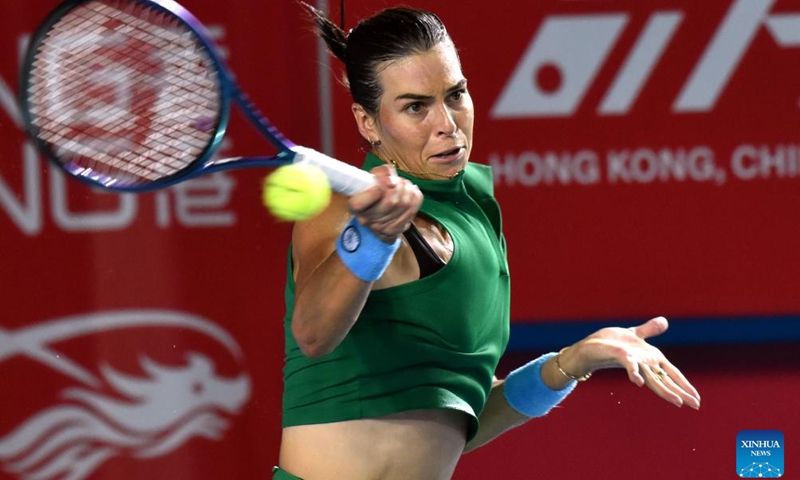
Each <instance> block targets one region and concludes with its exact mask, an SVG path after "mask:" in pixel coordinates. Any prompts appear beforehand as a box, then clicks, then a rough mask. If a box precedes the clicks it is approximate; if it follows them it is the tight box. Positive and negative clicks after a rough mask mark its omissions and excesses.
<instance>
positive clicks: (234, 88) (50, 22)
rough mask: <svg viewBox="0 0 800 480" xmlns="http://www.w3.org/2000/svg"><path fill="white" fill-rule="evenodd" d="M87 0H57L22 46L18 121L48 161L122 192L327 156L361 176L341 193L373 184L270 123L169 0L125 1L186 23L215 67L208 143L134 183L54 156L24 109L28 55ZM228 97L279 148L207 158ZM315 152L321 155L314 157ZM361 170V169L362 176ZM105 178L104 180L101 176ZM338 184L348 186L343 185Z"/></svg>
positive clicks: (221, 133)
mask: <svg viewBox="0 0 800 480" xmlns="http://www.w3.org/2000/svg"><path fill="white" fill-rule="evenodd" d="M92 1H96V0H66V1H65V2H62V3H61V4H60V5H58V6H57V7H56V8H55V9H54V10H53V11H52V12H50V13H49V14H48V16H47V17H46V18H45V20H44V21H43V22H42V23H41V24H40V25H39V27H38V28H37V29H36V31H35V32H34V34H33V36H32V37H31V40H30V43H29V45H28V48H27V51H26V52H25V56H24V59H23V64H22V69H21V78H20V94H19V102H20V106H21V109H20V110H21V112H22V119H23V123H24V126H25V129H26V131H27V133H28V136H29V137H30V138H31V139H33V141H34V143H35V146H36V147H37V148H38V150H39V151H40V152H42V153H43V154H44V155H45V156H46V157H47V158H48V159H49V160H50V161H51V163H53V164H55V165H56V166H58V167H59V168H60V169H61V170H63V171H65V172H66V173H67V174H69V175H70V176H72V177H74V178H76V179H78V180H81V181H83V182H84V183H87V184H89V185H92V186H95V187H98V186H99V187H102V188H105V189H109V190H116V191H122V192H146V191H151V190H156V189H160V188H164V187H167V186H170V185H173V184H175V183H178V182H181V181H184V180H187V179H189V178H191V177H195V176H199V175H204V174H207V173H213V172H218V171H224V170H231V169H238V168H249V167H273V168H274V167H279V166H281V165H286V164H290V163H293V162H297V161H308V162H309V163H315V164H319V163H323V164H326V163H328V161H331V162H335V163H341V164H342V165H343V166H344V167H343V168H344V169H345V171H346V175H354V176H356V177H360V178H359V179H358V182H357V183H358V185H357V186H353V187H352V188H350V187H348V188H345V187H342V186H337V185H333V187H334V189H335V190H337V191H340V192H342V193H347V194H354V193H357V192H358V191H361V190H363V189H365V188H368V187H369V186H371V185H374V184H375V180H374V177H372V175H370V174H369V173H367V172H364V171H362V170H360V169H357V168H355V167H353V166H351V165H347V164H343V163H342V162H339V161H338V160H334V159H330V157H327V156H325V155H323V154H321V153H319V152H316V151H314V150H312V149H308V148H305V147H299V146H297V145H296V144H294V143H293V142H292V141H290V140H289V139H287V138H286V137H285V136H284V135H283V134H282V133H281V132H280V131H279V130H278V129H277V128H276V127H274V126H273V125H272V124H270V123H269V121H268V119H267V118H266V117H265V116H264V115H263V114H262V113H261V112H259V111H258V109H257V108H256V107H255V106H254V105H253V103H252V102H250V100H249V99H248V98H247V96H246V94H245V93H244V92H243V91H242V90H241V88H240V87H239V86H238V84H237V83H236V82H235V81H234V79H233V75H232V73H231V71H230V69H229V68H228V67H227V66H226V64H225V62H224V61H223V60H222V58H221V57H220V56H219V54H218V47H217V46H216V44H215V43H214V41H213V40H212V39H211V35H210V33H209V31H208V29H207V28H206V27H205V25H203V23H202V22H201V21H200V20H198V19H197V17H195V16H194V15H193V14H192V13H191V12H190V11H189V10H187V9H186V8H185V7H183V6H182V5H180V4H179V3H177V2H175V1H173V0H124V1H125V2H129V3H138V4H140V5H143V6H146V7H150V8H154V9H156V10H160V11H162V12H163V13H165V14H167V15H170V16H171V17H172V18H175V19H176V20H178V21H179V22H180V23H182V24H183V25H185V26H186V27H187V28H189V29H190V30H191V31H192V33H193V34H194V35H195V37H196V38H197V40H198V41H199V42H198V43H199V46H200V47H202V48H203V50H204V51H205V53H206V54H207V56H208V58H209V59H210V61H211V64H212V65H210V67H211V68H213V69H214V70H216V73H217V76H218V86H219V96H220V98H219V101H220V107H219V117H218V118H217V119H216V120H217V124H216V126H215V129H216V131H215V132H214V135H213V139H212V140H211V141H210V142H209V143H208V145H206V147H205V148H204V149H203V151H202V153H200V154H199V155H198V157H197V158H196V159H195V160H193V161H191V162H189V163H188V164H187V165H186V166H185V167H183V168H181V169H180V170H178V171H177V172H175V173H173V174H171V175H168V176H165V177H162V178H159V179H157V180H152V181H146V182H138V183H135V184H124V185H114V183H115V181H114V180H113V179H111V178H110V177H109V176H107V175H102V174H99V173H96V172H95V173H94V174H92V173H88V172H87V173H82V172H80V171H78V170H84V171H86V169H84V168H82V167H80V166H77V165H75V164H70V163H65V162H63V161H61V159H60V158H59V156H58V155H57V154H56V152H55V151H54V150H53V148H52V146H51V144H50V143H49V142H47V141H44V140H42V139H41V138H40V137H39V132H38V128H37V127H36V126H35V125H34V124H33V118H32V116H31V114H30V111H29V100H28V95H27V92H28V89H29V88H30V86H31V75H30V72H31V70H32V66H33V61H34V59H35V57H36V54H37V52H38V47H39V45H40V44H41V43H42V41H43V40H44V39H45V38H46V36H47V33H48V32H49V31H50V30H51V28H52V27H53V26H54V25H55V24H56V23H57V22H58V21H59V20H60V19H61V18H63V17H64V16H65V15H66V14H68V13H69V12H70V11H72V10H73V9H75V8H77V7H80V6H81V5H82V4H84V3H89V2H92ZM232 100H233V101H235V103H236V104H237V106H238V107H239V109H240V110H241V112H242V114H243V115H244V116H245V118H247V120H248V121H249V122H250V123H251V124H252V125H253V126H254V127H255V128H256V130H257V131H258V133H259V134H261V136H262V137H264V138H266V139H267V140H268V141H269V142H270V143H271V144H272V145H274V146H275V147H276V148H277V150H278V151H277V153H276V155H274V156H248V157H230V158H222V159H216V160H215V159H213V158H212V157H213V155H214V154H215V153H216V151H217V150H218V149H219V146H220V144H221V143H222V140H223V138H224V137H225V134H226V131H227V128H228V122H229V121H230V110H231V104H232ZM318 156H321V157H326V158H317V157H318ZM70 165H75V166H76V167H77V168H75V169H73V168H71V167H70ZM319 166H320V167H322V168H323V170H326V173H328V175H329V177H330V176H331V172H329V171H328V170H329V169H330V168H331V166H330V165H327V167H328V168H326V165H319ZM347 167H349V168H347ZM333 168H334V169H335V170H337V171H338V170H339V169H340V168H342V167H341V166H339V165H334V166H333ZM350 169H352V170H350ZM353 170H357V172H354V171H353ZM362 174H365V175H366V176H364V175H362ZM334 175H336V174H334ZM104 178H107V179H109V180H107V181H104V180H103V179H104ZM334 183H335V182H334ZM343 189H344V190H349V191H342V190H343Z"/></svg>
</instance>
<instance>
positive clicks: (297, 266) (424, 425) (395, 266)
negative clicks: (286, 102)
mask: <svg viewBox="0 0 800 480" xmlns="http://www.w3.org/2000/svg"><path fill="white" fill-rule="evenodd" d="M306 7H307V8H308V9H309V11H310V12H311V13H312V15H313V17H312V18H314V21H315V23H316V25H317V27H318V32H319V34H320V35H321V37H322V38H323V39H324V40H325V41H326V43H327V45H328V47H329V50H330V51H331V52H332V53H333V54H334V55H335V56H336V57H337V58H339V59H340V60H342V61H343V62H344V64H345V66H346V75H347V78H346V80H347V84H348V86H349V89H350V92H351V94H352V97H353V104H352V113H353V117H354V119H355V122H356V125H357V126H358V130H359V132H360V133H361V135H362V136H363V138H364V140H365V141H366V142H367V144H369V146H370V149H369V150H370V151H369V152H368V153H367V155H366V160H365V162H364V167H363V168H364V169H367V170H369V171H371V172H372V173H373V174H374V175H375V176H376V177H377V179H378V185H377V186H375V187H372V188H370V189H369V190H367V191H364V192H362V193H360V194H358V195H355V196H353V197H352V198H346V197H343V196H339V197H337V198H335V199H334V200H333V201H332V203H331V205H330V206H329V207H328V208H327V209H326V210H325V211H324V212H323V213H322V214H321V215H320V216H318V217H317V218H315V219H313V220H310V221H305V222H300V223H297V224H296V225H295V227H294V231H293V238H292V245H291V265H290V269H289V272H288V275H287V282H288V283H287V288H286V303H287V313H286V317H285V329H286V334H285V337H286V364H285V369H284V385H285V390H284V397H283V433H282V440H281V449H280V458H279V467H276V468H275V474H274V478H275V479H298V478H300V479H304V480H342V479H347V480H409V479H415V480H446V479H450V478H451V477H452V475H453V471H454V470H455V467H456V464H457V463H458V460H459V458H460V457H461V455H462V454H463V453H464V452H467V451H469V450H472V449H474V448H477V447H479V446H481V445H483V444H485V443H487V442H489V441H491V440H492V439H493V438H495V437H497V436H498V435H500V434H502V433H503V432H505V431H507V430H509V429H511V428H513V427H516V426H519V425H522V424H523V423H525V422H527V421H528V420H530V419H531V418H535V417H538V416H542V415H544V414H546V413H547V412H548V411H549V410H550V409H551V408H553V407H554V406H555V405H557V404H558V403H559V402H560V401H561V400H562V399H563V398H564V397H565V396H567V395H568V394H569V393H570V392H571V391H572V390H573V389H574V388H575V386H576V384H577V383H578V382H579V381H581V380H586V379H587V378H588V377H589V376H590V374H591V373H592V372H593V371H595V370H597V369H601V368H623V369H625V370H626V372H627V375H628V378H629V379H630V381H631V382H633V383H634V384H636V385H638V386H643V385H646V386H647V387H649V388H650V390H652V391H653V392H654V393H655V394H656V395H658V396H659V397H661V398H663V399H664V400H666V401H668V402H670V403H672V404H674V405H677V406H681V405H687V406H689V407H692V408H695V409H697V408H699V407H700V397H699V395H698V393H697V391H696V390H695V388H694V387H692V385H691V384H690V383H689V382H688V381H687V380H686V379H685V378H684V376H683V375H682V374H681V372H680V371H679V370H678V369H677V368H676V367H675V366H673V365H672V364H671V363H670V362H669V361H668V360H667V359H666V358H665V357H664V355H663V354H662V353H661V352H660V351H659V350H658V349H656V348H654V347H653V346H651V345H649V344H648V343H647V339H648V338H650V337H653V336H655V335H659V334H660V333H662V332H664V331H665V330H666V329H667V321H666V320H665V319H664V318H662V317H658V318H654V319H651V320H649V321H647V322H645V323H643V324H641V325H640V326H637V327H635V328H630V329H625V328H605V329H602V330H599V331H598V332H596V333H594V334H592V335H590V336H589V337H587V338H585V339H583V340H581V341H579V342H577V343H575V344H573V345H571V346H569V347H567V348H565V349H562V350H561V351H560V352H558V353H555V352H553V353H549V354H546V355H543V356H541V357H540V358H537V359H535V360H533V361H532V362H530V363H528V364H527V365H524V366H521V367H520V368H518V369H516V370H514V371H513V372H512V373H511V374H509V375H508V376H507V377H506V378H505V379H504V380H498V379H497V378H496V377H495V375H494V373H495V368H496V367H497V364H498V361H499V360H500V357H501V355H502V354H503V351H504V350H505V347H506V343H507V341H508V336H509V303H510V296H509V272H508V264H507V260H506V245H505V240H504V237H503V233H502V231H501V217H500V210H499V208H498V205H497V202H496V201H495V198H494V196H493V191H492V185H493V183H492V177H491V172H490V171H489V168H488V167H486V166H482V165H477V164H471V163H469V157H470V151H471V149H472V144H473V119H474V111H473V104H472V99H471V98H470V94H469V90H468V87H467V79H466V78H465V77H464V75H463V74H462V71H461V65H460V60H459V57H458V54H457V51H456V48H455V46H454V44H453V41H452V40H451V39H450V37H449V35H448V33H447V31H446V29H445V27H444V25H443V24H442V22H441V21H440V19H439V18H438V17H437V16H436V15H434V14H432V13H429V12H425V11H420V10H415V9H410V8H391V9H387V10H384V11H382V12H380V13H378V14H377V15H375V16H373V17H371V18H369V19H366V20H363V21H361V22H360V23H359V24H358V25H357V26H356V27H355V28H354V29H352V30H351V31H350V32H349V34H346V33H345V32H344V31H343V30H341V29H340V28H339V27H337V26H336V25H335V24H333V23H332V22H330V21H329V20H328V19H326V18H325V16H324V15H323V14H322V13H321V12H319V11H317V10H315V9H313V8H312V7H310V6H307V5H306Z"/></svg>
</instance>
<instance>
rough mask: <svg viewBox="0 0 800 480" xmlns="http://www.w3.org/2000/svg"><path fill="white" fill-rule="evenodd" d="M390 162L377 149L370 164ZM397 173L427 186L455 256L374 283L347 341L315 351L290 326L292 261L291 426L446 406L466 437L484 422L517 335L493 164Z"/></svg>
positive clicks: (426, 209) (287, 408)
mask: <svg viewBox="0 0 800 480" xmlns="http://www.w3.org/2000/svg"><path fill="white" fill-rule="evenodd" d="M382 164H384V162H383V161H381V160H380V159H379V158H377V157H375V156H374V155H372V154H369V155H368V156H367V159H366V161H365V163H364V167H363V168H364V169H365V170H369V169H371V168H373V167H375V166H378V165H382ZM399 174H400V175H401V176H404V177H405V178H408V179H409V180H410V181H412V182H414V183H415V184H417V185H418V186H419V188H420V189H421V190H422V193H423V194H424V200H423V204H422V207H421V211H422V212H423V213H425V214H426V215H428V216H429V217H431V218H433V219H435V220H436V221H437V222H439V223H440V224H441V225H442V226H444V228H445V229H446V230H447V231H448V232H449V234H450V236H451V238H452V240H453V244H454V247H455V249H454V251H453V255H452V258H451V259H450V261H449V262H448V263H447V264H446V265H445V266H444V267H443V268H441V269H440V270H439V271H437V272H436V273H433V274H432V275H429V276H426V277H424V278H421V279H419V280H417V281H414V282H411V283H407V284H403V285H398V286H395V287H391V288H386V289H381V290H376V291H373V292H371V293H370V294H369V297H368V299H367V302H366V305H365V306H364V309H363V310H362V312H361V315H360V316H359V318H358V320H357V321H356V323H355V325H354V326H353V327H352V329H351V330H350V332H349V333H348V334H347V336H346V337H345V339H344V340H343V341H342V343H341V344H340V345H339V346H337V347H336V349H334V351H333V352H331V353H330V354H328V355H325V356H322V357H319V358H315V359H310V358H308V357H306V356H305V355H303V353H302V352H301V351H300V348H299V347H298V346H297V343H296V342H295V340H294V337H293V335H292V332H291V326H290V321H291V317H292V310H293V307H294V295H295V292H294V289H295V285H294V281H293V279H292V273H291V272H292V268H291V265H289V269H288V276H287V284H286V292H285V296H286V306H287V311H286V316H285V318H284V328H285V340H286V358H285V366H284V393H283V425H284V426H293V425H306V424H316V423H327V422H338V421H343V420H353V419H359V418H371V417H379V416H384V415H389V414H393V413H397V412H402V411H407V410H418V409H433V408H443V409H453V410H458V411H462V412H464V413H466V414H467V415H469V416H470V418H471V422H470V429H469V432H468V439H471V438H472V437H473V436H474V435H475V432H476V431H477V427H478V416H479V415H480V413H481V411H482V410H483V407H484V405H485V403H486V399H487V397H488V395H489V391H490V389H491V386H492V377H493V375H494V372H495V368H496V367H497V363H498V362H499V360H500V357H501V355H502V354H503V352H504V350H505V348H506V345H507V343H508V335H509V303H510V285H509V275H508V262H507V258H506V245H505V239H504V237H503V234H502V230H501V216H500V209H499V207H498V205H497V201H496V200H495V199H494V195H493V184H492V176H491V171H490V169H489V167H487V166H484V165H476V164H468V166H467V168H466V169H465V170H464V171H463V172H461V173H460V174H459V175H458V176H457V177H456V178H454V179H452V180H444V181H441V180H420V179H417V178H414V177H412V176H410V175H405V174H404V173H403V172H399ZM289 258H290V262H291V254H290V256H289Z"/></svg>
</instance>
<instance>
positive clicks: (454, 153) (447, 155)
mask: <svg viewBox="0 0 800 480" xmlns="http://www.w3.org/2000/svg"><path fill="white" fill-rule="evenodd" d="M465 150H466V149H465V148H464V147H455V148H452V149H450V150H445V151H443V152H440V153H437V154H435V155H431V158H437V159H441V160H453V159H454V158H455V157H458V156H459V155H461V154H462V153H464V151H465Z"/></svg>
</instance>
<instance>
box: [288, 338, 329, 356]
mask: <svg viewBox="0 0 800 480" xmlns="http://www.w3.org/2000/svg"><path fill="white" fill-rule="evenodd" d="M297 346H298V347H300V351H301V352H303V355H305V356H306V357H308V358H310V359H312V360H313V359H315V358H319V357H324V356H325V355H327V354H329V353H331V352H332V351H333V348H331V347H328V346H327V345H323V344H321V343H318V342H313V341H306V342H304V341H300V340H297Z"/></svg>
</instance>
